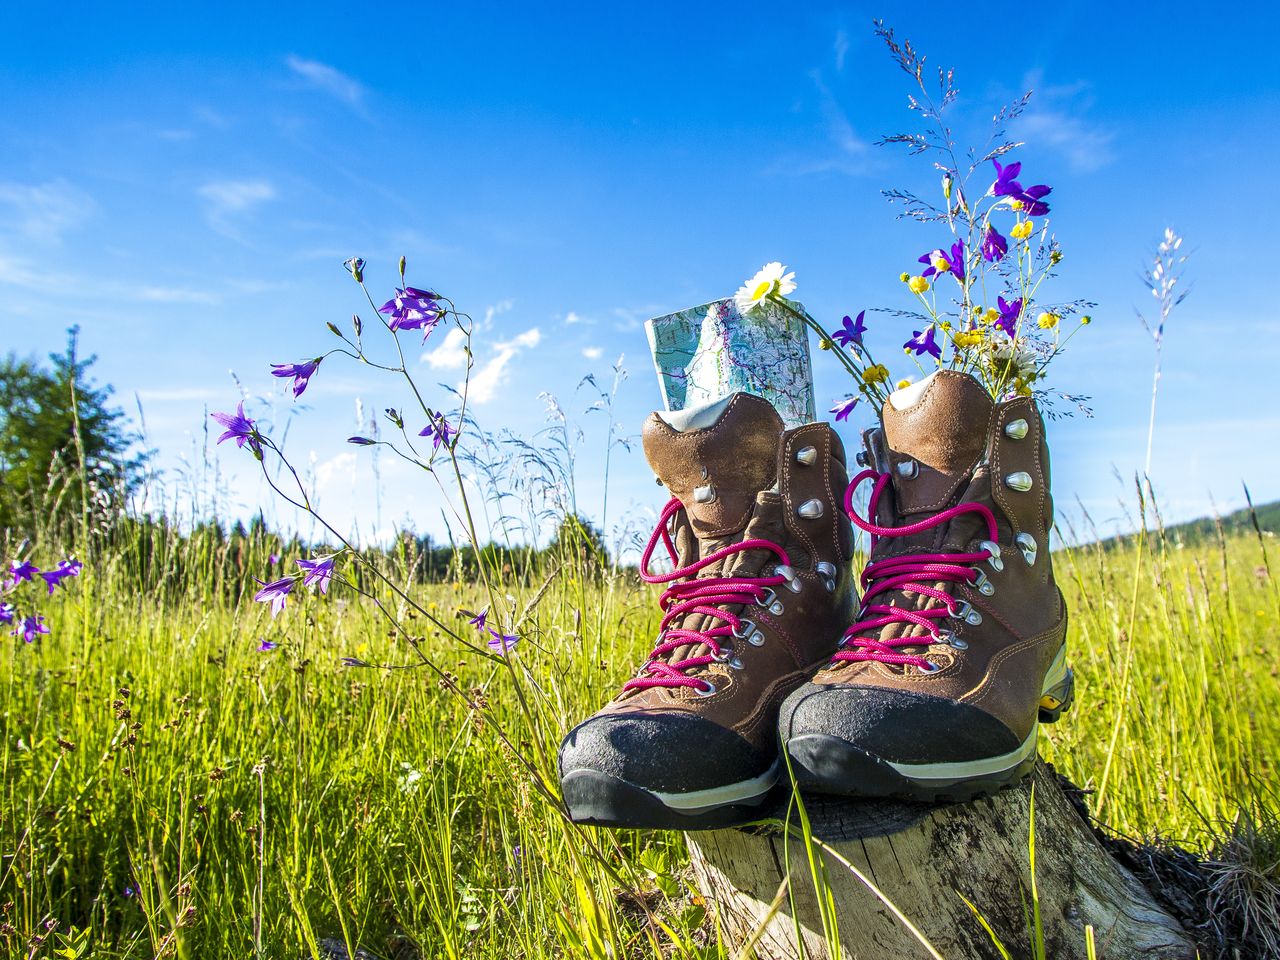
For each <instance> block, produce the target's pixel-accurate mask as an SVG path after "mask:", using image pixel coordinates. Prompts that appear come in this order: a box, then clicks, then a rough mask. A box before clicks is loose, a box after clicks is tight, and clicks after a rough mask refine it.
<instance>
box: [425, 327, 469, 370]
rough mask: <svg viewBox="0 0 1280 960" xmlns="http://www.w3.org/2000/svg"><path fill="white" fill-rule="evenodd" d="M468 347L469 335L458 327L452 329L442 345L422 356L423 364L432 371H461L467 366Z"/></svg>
mask: <svg viewBox="0 0 1280 960" xmlns="http://www.w3.org/2000/svg"><path fill="white" fill-rule="evenodd" d="M466 346H467V335H466V334H465V333H463V332H462V331H461V330H459V329H458V328H457V327H450V328H449V332H448V333H447V334H445V337H444V340H442V341H441V342H440V345H439V346H437V347H436V348H435V349H434V350H428V351H427V352H426V353H424V354H423V355H422V362H423V363H426V364H427V365H428V366H430V367H431V369H432V370H461V369H462V368H463V367H465V366H466V365H467V350H466Z"/></svg>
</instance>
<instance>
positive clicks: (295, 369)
mask: <svg viewBox="0 0 1280 960" xmlns="http://www.w3.org/2000/svg"><path fill="white" fill-rule="evenodd" d="M323 359H324V358H323V357H316V358H315V359H314V360H304V361H302V363H273V364H272V365H271V375H272V376H273V377H293V397H294V399H295V400H296V399H297V398H298V397H300V396H302V391H303V390H305V389H307V384H308V383H309V382H310V381H311V378H312V377H313V376H315V372H316V370H318V369H319V368H320V361H321V360H323Z"/></svg>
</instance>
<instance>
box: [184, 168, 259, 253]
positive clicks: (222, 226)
mask: <svg viewBox="0 0 1280 960" xmlns="http://www.w3.org/2000/svg"><path fill="white" fill-rule="evenodd" d="M196 192H197V193H198V194H199V195H200V196H201V197H202V198H203V199H204V201H205V214H206V218H207V220H208V222H209V226H211V227H213V229H214V230H216V231H218V232H219V233H222V234H225V235H227V236H230V237H234V238H236V239H238V234H237V232H236V230H235V229H234V224H233V221H234V220H235V219H237V218H238V217H241V216H243V215H245V214H247V213H249V212H250V211H252V210H253V208H254V207H257V206H259V205H260V204H263V203H265V202H267V201H268V200H272V199H274V198H275V196H276V188H275V187H274V186H272V184H271V183H270V181H267V180H214V181H211V182H209V183H206V184H204V185H203V186H202V187H200V189H199V190H197V191H196Z"/></svg>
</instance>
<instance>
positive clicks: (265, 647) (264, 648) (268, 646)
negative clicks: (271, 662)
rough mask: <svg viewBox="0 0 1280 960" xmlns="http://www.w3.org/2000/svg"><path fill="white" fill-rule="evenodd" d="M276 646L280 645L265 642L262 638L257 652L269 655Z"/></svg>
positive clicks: (271, 641) (273, 642)
mask: <svg viewBox="0 0 1280 960" xmlns="http://www.w3.org/2000/svg"><path fill="white" fill-rule="evenodd" d="M278 646H280V644H278V643H276V642H275V641H274V640H267V639H266V638H265V637H264V638H263V640H262V642H261V643H259V644H258V652H259V653H270V652H271V651H272V650H274V649H275V648H276V647H278Z"/></svg>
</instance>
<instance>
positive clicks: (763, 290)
mask: <svg viewBox="0 0 1280 960" xmlns="http://www.w3.org/2000/svg"><path fill="white" fill-rule="evenodd" d="M786 270H787V268H786V267H784V266H783V265H782V264H781V263H779V262H778V261H776V260H775V261H773V262H772V263H766V264H765V265H764V266H763V267H761V268H760V269H759V270H758V271H757V272H756V275H755V276H754V277H752V278H751V279H750V280H748V281H747V282H746V283H745V284H743V285H742V286H741V287H739V288H738V292H737V293H735V294H734V295H733V299H734V302H735V303H736V304H737V305H738V312H739V313H743V314H745V313H747V312H749V311H750V310H752V309H754V308H755V307H756V306H758V305H759V304H761V303H763V302H764V301H765V300H767V299H769V298H770V297H774V298H777V297H785V296H786V295H787V294H789V293H790V292H791V291H792V290H794V289H795V288H796V281H795V276H796V275H795V271H792V272H791V273H787V272H786Z"/></svg>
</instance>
